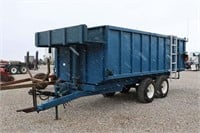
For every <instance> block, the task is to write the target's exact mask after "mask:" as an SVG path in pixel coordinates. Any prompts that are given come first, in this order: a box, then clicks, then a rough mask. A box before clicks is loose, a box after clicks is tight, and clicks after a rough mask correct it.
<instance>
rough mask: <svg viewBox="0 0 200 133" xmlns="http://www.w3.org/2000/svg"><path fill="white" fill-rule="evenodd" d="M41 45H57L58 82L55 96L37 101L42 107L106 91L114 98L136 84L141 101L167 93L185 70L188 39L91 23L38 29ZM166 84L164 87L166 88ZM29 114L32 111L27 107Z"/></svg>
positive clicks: (37, 34) (36, 38) (55, 105)
mask: <svg viewBox="0 0 200 133" xmlns="http://www.w3.org/2000/svg"><path fill="white" fill-rule="evenodd" d="M35 43H36V46H37V47H50V48H52V47H53V48H55V51H56V54H55V68H56V71H55V73H56V76H57V77H58V79H59V80H58V81H57V83H56V84H55V92H54V93H53V97H52V98H51V99H50V100H48V101H46V102H44V103H42V104H40V105H37V106H36V107H35V108H34V110H35V111H42V110H46V109H49V108H51V107H56V111H57V106H58V105H60V104H64V103H66V102H68V101H71V100H73V99H76V98H79V97H83V96H88V95H95V94H103V95H104V96H112V95H114V93H115V92H120V91H121V92H125V91H127V90H129V89H130V87H135V88H137V92H138V99H139V101H141V102H144V103H148V102H151V101H152V100H153V98H154V96H155V95H156V94H157V95H159V96H160V97H165V96H166V95H167V92H168V88H169V86H168V81H167V79H168V78H169V77H170V75H173V76H172V77H171V78H173V77H174V78H179V72H180V71H183V70H184V69H185V68H184V67H185V65H184V57H185V50H186V48H185V45H186V40H185V39H182V38H177V37H175V36H166V35H161V34H155V33H150V32H143V31H138V30H132V29H126V28H120V27H114V26H99V27H92V28H87V26H86V25H78V26H73V27H67V28H61V29H56V30H49V31H44V32H38V33H36V34H35ZM163 88H164V89H163ZM27 112H28V111H27Z"/></svg>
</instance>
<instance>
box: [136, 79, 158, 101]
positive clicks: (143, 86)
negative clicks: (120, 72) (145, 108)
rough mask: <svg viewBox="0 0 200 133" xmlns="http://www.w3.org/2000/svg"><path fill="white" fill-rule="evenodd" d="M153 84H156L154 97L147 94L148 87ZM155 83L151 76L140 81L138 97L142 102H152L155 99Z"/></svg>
mask: <svg viewBox="0 0 200 133" xmlns="http://www.w3.org/2000/svg"><path fill="white" fill-rule="evenodd" d="M150 84H152V85H153V86H154V94H153V97H152V98H149V97H148V96H147V87H148V86H149V85H150ZM155 92H156V90H155V83H154V82H153V80H152V79H151V78H146V79H144V80H142V81H141V82H140V85H139V86H138V89H137V98H138V101H139V102H141V103H150V102H152V101H153V99H154V95H155Z"/></svg>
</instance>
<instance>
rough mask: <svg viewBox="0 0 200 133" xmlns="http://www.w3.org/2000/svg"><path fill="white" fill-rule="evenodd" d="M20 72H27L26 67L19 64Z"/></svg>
mask: <svg viewBox="0 0 200 133" xmlns="http://www.w3.org/2000/svg"><path fill="white" fill-rule="evenodd" d="M20 72H21V73H22V74H26V73H27V68H26V67H25V66H21V67H20Z"/></svg>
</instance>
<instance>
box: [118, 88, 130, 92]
mask: <svg viewBox="0 0 200 133" xmlns="http://www.w3.org/2000/svg"><path fill="white" fill-rule="evenodd" d="M130 89H131V88H130V87H123V89H122V90H121V91H120V93H129V91H130Z"/></svg>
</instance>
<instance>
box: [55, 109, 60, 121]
mask: <svg viewBox="0 0 200 133" xmlns="http://www.w3.org/2000/svg"><path fill="white" fill-rule="evenodd" d="M55 113H56V116H55V120H59V118H58V106H55Z"/></svg>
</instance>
